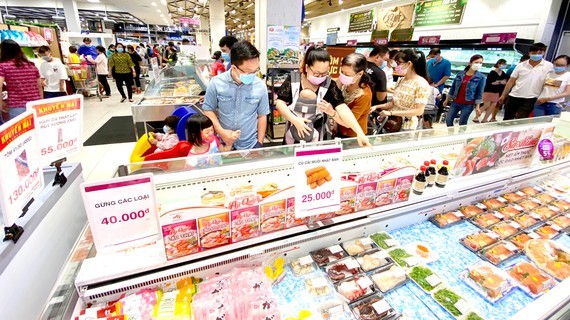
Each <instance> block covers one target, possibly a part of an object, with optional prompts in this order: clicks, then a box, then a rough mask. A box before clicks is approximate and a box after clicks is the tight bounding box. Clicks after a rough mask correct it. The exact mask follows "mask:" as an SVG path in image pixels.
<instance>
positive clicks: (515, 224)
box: [509, 221, 521, 229]
mask: <svg viewBox="0 0 570 320" xmlns="http://www.w3.org/2000/svg"><path fill="white" fill-rule="evenodd" d="M509 224H510V225H511V227H513V228H515V229H520V228H521V225H520V224H518V223H517V222H514V221H513V222H511V223H509Z"/></svg>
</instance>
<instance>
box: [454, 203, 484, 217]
mask: <svg viewBox="0 0 570 320" xmlns="http://www.w3.org/2000/svg"><path fill="white" fill-rule="evenodd" d="M459 211H460V212H461V213H463V215H464V216H465V217H466V218H471V217H474V216H476V215H478V214H481V213H483V212H485V211H487V207H486V206H485V205H484V204H482V203H480V204H478V205H469V206H464V207H461V208H459Z"/></svg>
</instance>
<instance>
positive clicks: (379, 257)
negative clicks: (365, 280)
mask: <svg viewBox="0 0 570 320" xmlns="http://www.w3.org/2000/svg"><path fill="white" fill-rule="evenodd" d="M355 258H356V261H357V262H358V264H360V268H361V269H362V270H363V271H364V272H368V271H372V270H376V269H379V268H382V269H384V268H387V267H390V266H391V265H393V264H394V260H392V258H390V256H389V255H388V252H387V251H385V250H380V249H372V250H370V251H366V252H364V253H361V254H359V255H357V256H356V257H355Z"/></svg>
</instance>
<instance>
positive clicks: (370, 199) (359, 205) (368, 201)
mask: <svg viewBox="0 0 570 320" xmlns="http://www.w3.org/2000/svg"><path fill="white" fill-rule="evenodd" d="M376 186H377V183H376V182H367V183H364V184H360V185H358V187H357V189H356V190H357V192H356V211H362V210H369V209H373V208H374V202H375V200H376Z"/></svg>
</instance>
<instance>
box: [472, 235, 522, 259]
mask: <svg viewBox="0 0 570 320" xmlns="http://www.w3.org/2000/svg"><path fill="white" fill-rule="evenodd" d="M519 254H520V250H519V249H518V248H517V247H516V246H515V245H514V244H512V243H510V242H508V241H501V242H499V243H497V244H494V245H492V246H490V247H488V248H485V249H483V250H481V251H479V255H480V256H481V257H483V258H484V259H486V260H487V261H489V262H491V263H492V264H494V265H499V264H502V263H503V262H505V261H508V260H510V259H512V258H515V257H516V256H518V255H519Z"/></svg>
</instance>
